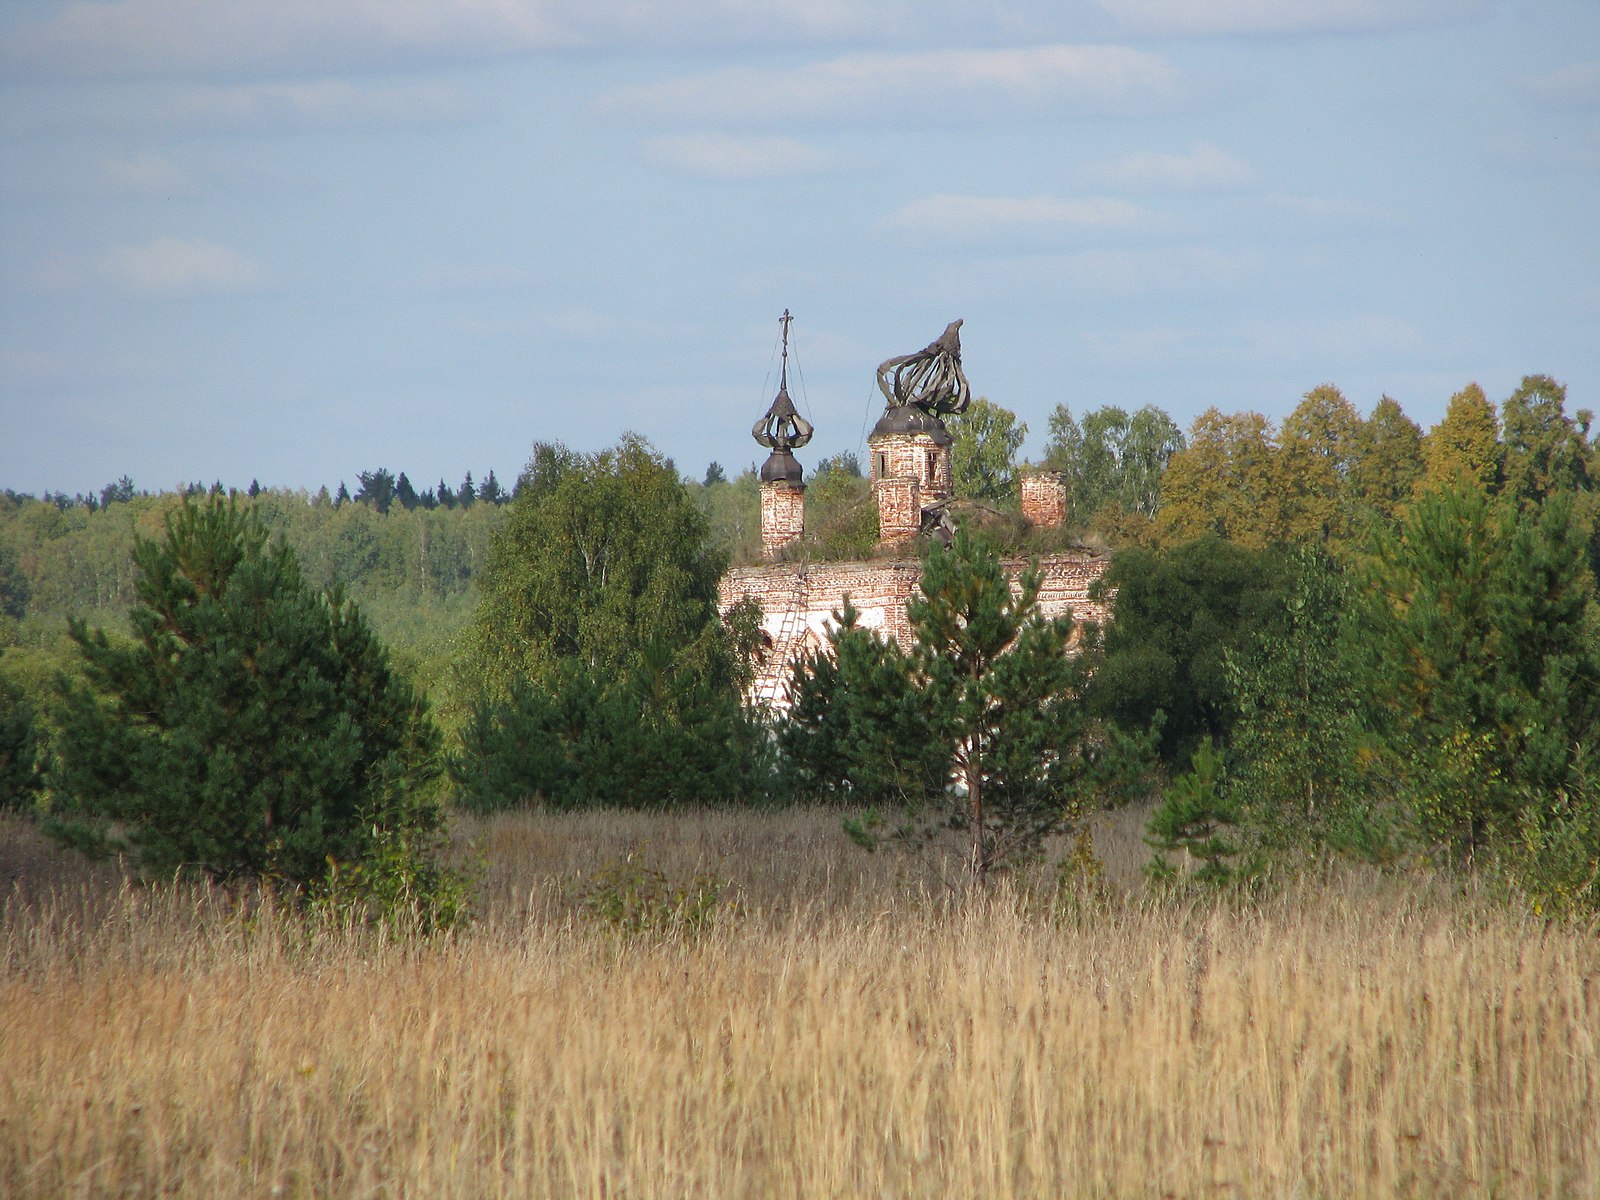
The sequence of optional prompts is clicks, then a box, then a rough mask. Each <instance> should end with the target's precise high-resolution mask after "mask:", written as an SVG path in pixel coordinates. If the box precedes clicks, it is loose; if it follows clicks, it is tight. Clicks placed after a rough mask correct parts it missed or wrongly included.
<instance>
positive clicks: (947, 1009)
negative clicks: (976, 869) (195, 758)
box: [0, 812, 1600, 1200]
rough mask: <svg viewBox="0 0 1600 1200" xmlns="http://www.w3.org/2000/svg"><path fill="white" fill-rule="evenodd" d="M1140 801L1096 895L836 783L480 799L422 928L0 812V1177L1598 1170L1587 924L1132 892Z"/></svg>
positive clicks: (1185, 1192) (960, 1176) (897, 1183)
mask: <svg viewBox="0 0 1600 1200" xmlns="http://www.w3.org/2000/svg"><path fill="white" fill-rule="evenodd" d="M1136 829H1137V823H1136V821H1135V820H1133V819H1132V818H1124V819H1123V820H1122V821H1121V822H1120V823H1119V824H1117V825H1115V826H1110V827H1107V828H1105V829H1102V830H1101V831H1100V832H1099V833H1098V835H1097V844H1098V846H1099V848H1100V850H1101V853H1102V856H1103V858H1104V861H1105V864H1106V877H1107V881H1108V882H1107V884H1106V886H1104V887H1103V888H1100V889H1098V890H1093V891H1091V890H1086V889H1082V888H1069V889H1067V890H1065V891H1061V890H1059V889H1057V888H1055V887H1053V886H1052V884H1051V882H1050V879H1049V877H1048V876H1042V877H1041V878H1039V879H1037V880H1022V881H1011V882H1009V883H1006V884H1003V885H1002V886H1000V887H999V888H998V889H996V891H995V892H994V894H993V895H991V896H988V897H985V898H981V899H978V900H974V901H970V902H968V903H966V904H961V905H958V904H953V903H951V902H949V900H948V898H947V897H945V896H942V895H941V894H940V893H939V891H938V890H937V886H936V885H933V886H929V885H928V884H927V882H926V881H925V880H922V879H920V878H919V877H917V876H915V875H914V874H911V873H909V872H908V871H907V870H906V869H905V867H904V865H903V864H900V863H897V862H896V860H894V859H891V858H885V857H871V856H867V855H864V854H862V853H861V852H860V851H858V850H856V849H855V848H854V847H852V846H850V845H848V844H847V843H846V842H845V840H844V839H843V837H842V836H841V835H840V834H839V831H838V822H837V817H836V816H832V815H829V814H826V813H819V812H794V813H784V814H776V815H749V816H738V815H728V814H708V815H700V816H688V817H682V818H661V817H647V816H638V815H630V814H616V813H609V814H589V815H582V816H568V817H558V816H547V815H538V814H531V815H517V816H508V817H503V818H499V819H495V820H493V821H484V822H478V823H475V824H471V825H470V827H469V828H467V829H465V830H463V834H464V835H465V836H470V837H472V838H474V839H476V840H477V842H478V844H479V846H480V847H481V849H482V851H483V853H484V854H485V856H486V861H487V869H486V875H485V878H484V881H483V886H482V893H481V894H482V897H483V901H482V903H483V910H484V911H483V917H482V919H481V921H480V922H479V923H478V924H477V925H476V926H474V927H473V928H472V929H471V930H469V931H467V932H466V933H464V934H461V935H459V936H456V937H454V938H451V939H440V940H436V941H434V942H431V943H419V942H415V941H410V942H408V941H394V940H390V941H387V942H385V941H382V940H379V939H376V938H374V937H372V936H371V935H369V934H365V933H361V932H358V931H351V930H341V929H337V928H331V927H328V926H326V925H323V926H317V925H313V924H311V923H309V922H306V921H304V920H302V919H300V918H296V917H291V916H286V915H282V914H277V913H274V912H273V911H272V910H271V908H270V907H268V908H266V909H262V910H258V911H256V912H255V913H254V914H253V915H252V916H245V915H243V914H242V913H240V912H237V911H231V910H230V909H229V907H228V906H227V905H226V904H225V903H223V901H222V900H221V899H219V898H215V897H207V896H204V895H200V894H198V893H196V892H194V891H192V890H182V889H176V888H156V889H136V888H130V887H125V886H123V885H122V884H121V883H120V881H119V879H118V877H117V875H116V873H115V871H114V870H112V869H111V868H108V867H89V866H86V865H84V864H81V863H79V862H77V861H76V860H74V859H71V858H67V857H65V856H63V855H61V854H59V853H58V852H56V851H54V850H51V849H49V848H48V847H46V846H45V845H44V844H42V843H41V842H40V841H39V840H38V838H37V836H36V834H35V833H34V832H33V830H32V829H31V827H28V826H26V825H24V824H21V823H19V822H17V821H15V820H4V821H0V883H3V884H4V888H5V890H4V893H3V906H4V907H3V910H0V1195H4V1196H8V1197H19V1198H20V1197H73V1196H155V1195H183V1196H195V1197H234V1196H261V1197H273V1196H328V1197H413V1196H414V1197H424V1196H426V1197H434V1196H438V1197H461V1198H463V1200H466V1198H479V1197H500V1196H505V1197H538V1196H563V1197H565V1196H572V1197H594V1198H600V1197H607V1198H618V1197H685V1198H687V1197H695V1198H705V1197H735V1196H736V1197H769V1196H771V1197H857V1196H860V1197H873V1198H877V1197H886V1196H887V1197H911V1196H917V1197H980V1196H981V1197H985V1198H1003V1197H1012V1196H1042V1197H1056V1196H1064V1197H1068V1196H1070V1197H1075V1196H1083V1197H1119V1196H1127V1197H1163V1196H1172V1197H1178V1196H1181V1197H1203V1196H1219V1197H1247V1196H1261V1197H1268V1196H1270V1197H1353V1196H1381V1197H1391V1196H1439V1197H1462V1196H1479V1195H1488V1196H1498V1197H1523V1196H1526V1197H1581V1198H1585V1200H1587V1198H1593V1197H1595V1196H1597V1195H1600V1048H1597V1036H1600V1034H1597V1031H1600V936H1597V932H1596V930H1595V929H1594V928H1593V927H1589V928H1575V927H1573V926H1560V925H1548V924H1543V923H1539V922H1536V921H1534V920H1532V919H1530V918H1525V917H1522V916H1519V915H1515V914H1512V913H1509V912H1507V911H1505V910H1503V909H1499V908H1496V907H1494V906H1492V905H1490V904H1488V903H1486V902H1484V901H1481V900H1478V899H1475V898H1473V897H1471V896H1465V895H1462V894H1459V893H1456V892H1452V891H1451V890H1450V889H1449V888H1448V887H1445V886H1444V885H1442V884H1440V883H1437V882H1431V883H1430V882H1418V881H1417V880H1415V879H1412V880H1397V879H1388V878H1384V877H1379V876H1357V875H1341V876H1338V877H1336V878H1332V879H1328V880H1323V881H1320V882H1317V883H1315V884H1308V885H1306V886H1305V888H1304V889H1303V890H1300V891H1297V892H1294V893H1292V894H1282V895H1276V896H1273V897H1270V898H1267V899H1263V900H1260V901H1257V902H1255V903H1252V904H1250V905H1237V904H1236V905H1232V906H1217V905H1214V904H1207V903H1196V902H1187V903H1178V902H1171V901H1159V900H1156V899H1153V898H1151V897H1150V896H1148V894H1146V893H1145V892H1144V891H1143V889H1142V888H1141V887H1139V886H1138V884H1137V864H1138V862H1139V860H1140V859H1142V857H1143V849H1142V847H1141V846H1140V844H1139V842H1138V839H1137V836H1136ZM630 855H631V856H632V857H631V863H630V860H629V856H630ZM619 864H622V865H620V866H619ZM644 868H648V869H649V870H653V871H658V872H659V876H654V875H649V874H645V873H641V871H642V869H644ZM697 875H700V876H704V877H707V878H710V879H715V880H717V881H718V882H719V883H720V884H721V886H720V887H719V888H718V890H717V891H716V892H715V894H714V896H713V895H712V894H711V893H710V892H707V891H705V890H704V889H703V888H702V889H696V888H694V887H692V886H690V883H691V880H692V879H693V878H694V877H695V876H697ZM597 881H599V882H598V886H600V896H601V898H602V899H606V898H609V899H613V900H615V899H617V897H618V896H619V894H621V893H624V892H626V893H628V894H629V895H630V896H632V894H633V893H634V892H638V891H640V889H641V888H642V889H643V892H644V893H645V894H646V898H648V894H650V889H651V887H654V888H655V892H654V894H655V895H656V896H657V898H658V903H656V905H655V907H653V908H652V907H650V906H649V905H648V904H645V905H643V907H640V906H637V905H636V906H635V908H634V909H633V910H632V911H634V912H635V913H636V914H638V915H639V920H638V921H637V922H636V923H637V924H640V925H643V926H644V929H643V931H642V932H638V933H632V934H629V933H623V932H619V931H618V930H617V929H616V928H615V927H614V925H613V924H612V923H610V922H607V921H605V920H603V919H599V918H597V917H596V916H594V915H593V914H592V912H591V911H590V908H586V907H585V906H584V905H583V904H582V903H581V902H580V897H581V896H583V895H584V894H589V895H591V896H593V895H594V894H595V889H596V887H597ZM635 885H637V886H635ZM697 896H701V897H703V898H702V899H701V900H700V901H699V902H698V903H696V902H695V897H697ZM634 898H637V897H634ZM591 907H592V906H591ZM686 915H687V919H688V920H689V922H690V923H691V924H692V923H694V922H695V921H698V920H699V918H701V917H702V916H703V918H704V920H703V923H702V924H701V926H700V927H699V929H698V931H697V932H696V931H693V930H691V931H689V932H685V931H683V930H682V929H681V928H679V927H678V926H676V925H675V924H674V918H675V917H679V918H682V917H686ZM680 924H681V922H680Z"/></svg>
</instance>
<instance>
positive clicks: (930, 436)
mask: <svg viewBox="0 0 1600 1200" xmlns="http://www.w3.org/2000/svg"><path fill="white" fill-rule="evenodd" d="M951 441H952V439H951V437H950V433H949V431H948V430H946V429H945V427H944V422H943V421H941V420H940V419H939V418H938V417H937V416H935V415H934V414H933V413H930V412H927V411H926V410H924V409H921V408H918V407H917V406H916V405H914V404H897V405H892V406H891V407H890V408H888V409H887V410H886V411H885V412H884V414H883V416H882V417H881V418H879V420H878V423H877V424H876V425H875V426H873V428H872V433H871V434H870V435H869V436H868V437H867V450H868V453H869V454H870V455H871V460H872V464H871V465H872V469H871V476H872V495H873V498H874V499H875V500H876V501H877V503H878V537H879V540H880V541H883V542H898V541H903V540H904V539H906V538H909V537H915V536H916V535H917V534H918V533H920V532H921V530H922V510H923V508H924V507H929V506H932V505H935V504H939V503H942V502H943V501H945V500H948V499H949V498H950V443H951Z"/></svg>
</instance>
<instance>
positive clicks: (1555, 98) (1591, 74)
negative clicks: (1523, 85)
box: [1527, 61, 1600, 108]
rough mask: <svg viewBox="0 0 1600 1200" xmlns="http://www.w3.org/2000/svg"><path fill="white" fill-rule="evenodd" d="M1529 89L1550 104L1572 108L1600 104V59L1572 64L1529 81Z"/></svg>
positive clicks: (1590, 106) (1597, 105) (1598, 105)
mask: <svg viewBox="0 0 1600 1200" xmlns="http://www.w3.org/2000/svg"><path fill="white" fill-rule="evenodd" d="M1527 88H1528V91H1529V92H1531V93H1532V94H1533V95H1534V96H1535V97H1537V98H1538V99H1540V100H1543V101H1544V102H1545V103H1547V104H1557V105H1561V106H1563V107H1572V108H1594V107H1600V61H1595V62H1584V63H1573V64H1572V65H1571V66H1569V67H1562V68H1560V69H1559V70H1556V71H1551V72H1549V73H1548V74H1545V75H1539V76H1537V77H1535V78H1533V79H1530V80H1528V81H1527Z"/></svg>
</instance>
